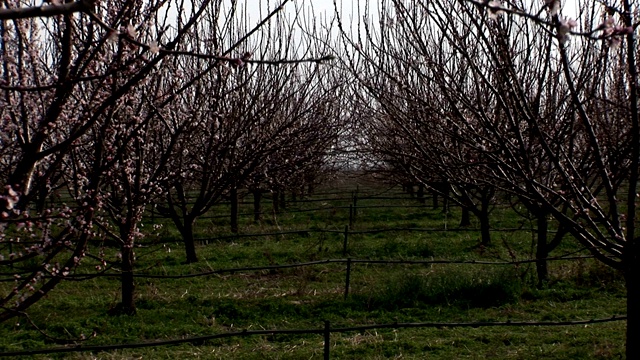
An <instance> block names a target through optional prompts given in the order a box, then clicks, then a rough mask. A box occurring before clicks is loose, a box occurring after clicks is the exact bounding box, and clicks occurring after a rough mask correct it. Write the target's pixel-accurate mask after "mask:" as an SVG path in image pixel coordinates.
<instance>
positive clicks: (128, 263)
mask: <svg viewBox="0 0 640 360" xmlns="http://www.w3.org/2000/svg"><path fill="white" fill-rule="evenodd" d="M121 252H122V275H121V276H120V281H121V283H122V284H121V285H122V303H121V304H120V308H119V309H118V310H119V311H118V312H119V313H120V314H123V315H134V314H135V313H136V306H135V301H134V299H133V297H134V293H135V288H136V287H135V283H134V282H133V247H132V246H131V244H126V245H124V246H122V248H121Z"/></svg>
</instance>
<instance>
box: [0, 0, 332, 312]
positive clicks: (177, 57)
mask: <svg viewBox="0 0 640 360" xmlns="http://www.w3.org/2000/svg"><path fill="white" fill-rule="evenodd" d="M286 2H287V1H284V2H283V3H282V4H278V5H277V6H276V7H274V8H272V9H269V11H270V12H269V13H268V14H267V15H265V16H264V17H263V19H262V20H261V22H259V23H257V24H250V23H249V20H248V19H249V14H248V12H247V9H246V8H243V7H241V6H240V5H239V4H238V3H237V2H230V3H229V2H226V1H222V0H203V1H194V2H190V3H189V4H185V3H184V2H183V1H162V2H135V1H120V2H110V3H109V4H98V3H89V2H82V3H78V4H81V5H82V6H81V7H69V6H67V4H51V5H44V7H37V6H35V5H34V7H32V8H28V7H20V6H21V5H22V3H21V2H15V3H11V2H10V3H6V4H4V5H3V6H4V7H5V8H4V9H2V13H0V14H2V19H3V20H2V22H1V23H0V36H1V37H2V41H1V42H0V62H1V63H2V69H1V70H0V126H1V127H2V139H1V140H0V167H1V169H0V179H1V180H0V182H1V183H2V184H3V193H2V195H1V198H0V213H1V219H0V226H2V234H1V236H2V238H1V250H0V251H1V252H0V256H1V258H0V265H10V266H11V267H12V268H13V269H15V272H16V274H15V277H16V282H15V287H14V288H13V289H9V291H7V292H6V293H4V294H2V295H1V299H0V306H1V309H2V310H1V311H0V321H3V320H7V319H9V318H12V317H15V316H18V315H20V314H21V313H22V312H24V311H25V310H26V309H27V308H28V307H29V306H31V305H32V304H34V303H35V302H36V301H38V300H39V299H41V298H42V297H43V296H45V295H46V294H47V293H48V292H49V291H51V290H52V289H53V288H54V287H55V286H56V285H57V284H58V283H59V282H60V281H63V280H64V279H65V277H66V276H68V275H69V274H70V273H73V272H74V270H75V269H76V268H77V267H78V265H79V264H80V263H81V262H84V263H85V265H88V264H91V265H92V266H94V265H95V268H96V272H101V271H105V270H106V269H107V268H110V267H113V266H115V267H117V268H119V270H120V271H121V274H122V278H121V282H122V302H121V304H120V306H119V307H118V308H117V309H116V310H117V312H118V313H126V314H132V313H134V312H135V303H134V289H135V286H134V278H133V269H134V260H135V253H134V249H135V244H136V241H138V239H139V238H140V237H142V236H144V235H145V234H147V233H148V232H149V231H153V229H148V230H146V231H145V229H143V225H144V224H143V215H144V213H145V211H146V210H147V209H148V208H149V206H151V205H155V206H157V208H158V209H159V210H160V211H161V212H162V213H163V214H164V215H166V216H167V217H168V218H170V219H171V220H172V221H173V222H174V223H175V225H176V227H177V228H178V229H179V231H180V233H181V234H182V235H183V237H184V240H185V248H186V258H187V261H188V262H195V261H197V254H196V250H195V246H194V238H193V236H194V235H193V225H194V223H195V221H196V219H197V218H198V217H199V216H201V215H203V214H205V213H206V212H207V211H208V210H209V208H210V207H211V206H212V205H214V204H215V203H216V202H219V201H220V200H221V199H223V198H224V197H226V196H229V195H230V194H233V193H234V192H235V191H237V189H238V188H239V187H252V188H254V189H261V190H264V191H282V190H284V189H288V188H291V187H293V186H300V185H301V182H303V181H309V180H310V179H305V178H304V175H305V174H308V173H317V172H319V170H320V169H323V168H327V167H330V166H331V164H329V161H330V159H329V158H328V157H327V156H326V154H327V153H328V152H329V151H331V150H332V149H334V148H335V147H336V146H338V144H339V135H340V131H341V126H340V124H341V121H342V119H343V116H342V114H341V108H340V107H339V106H337V105H336V102H337V100H338V99H339V98H340V96H341V91H342V90H341V89H342V84H341V81H342V80H341V79H339V78H338V77H336V75H335V74H334V73H331V72H330V71H329V70H328V68H327V67H326V66H325V65H324V64H323V62H326V61H328V60H329V59H328V58H327V57H326V56H324V54H326V52H327V49H326V48H321V47H319V46H311V45H312V44H311V43H310V42H309V40H308V39H307V38H305V37H304V36H305V33H304V32H303V31H301V24H300V23H299V22H296V21H294V20H296V19H292V18H289V17H287V15H286V13H285V12H284V11H283V6H284V5H285V4H286ZM187 5H188V6H187ZM38 9H39V10H38ZM53 10H56V11H53ZM30 11H31V12H33V11H35V12H36V15H42V14H44V15H46V16H45V17H39V18H36V17H30V16H29V15H24V14H25V13H27V14H29V12H30ZM38 11H40V12H38ZM43 11H44V13H43ZM4 19H7V20H4ZM302 25H304V24H302ZM325 43H326V42H325ZM312 180H313V179H311V181H312ZM96 240H98V241H99V240H108V241H109V242H115V243H117V244H118V246H119V248H120V253H119V255H118V257H119V258H108V257H107V255H105V252H104V251H103V250H102V249H101V248H100V247H96V246H94V245H92V244H96V242H95V241H96ZM85 268H86V266H85Z"/></svg>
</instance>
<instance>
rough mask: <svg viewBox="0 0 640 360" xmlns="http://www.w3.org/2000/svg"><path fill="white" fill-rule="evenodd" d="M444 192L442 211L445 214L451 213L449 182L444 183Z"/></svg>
mask: <svg viewBox="0 0 640 360" xmlns="http://www.w3.org/2000/svg"><path fill="white" fill-rule="evenodd" d="M442 193H443V194H444V196H443V197H442V212H443V213H445V214H448V213H449V184H446V183H445V184H443V185H442Z"/></svg>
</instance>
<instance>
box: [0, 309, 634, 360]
mask: <svg viewBox="0 0 640 360" xmlns="http://www.w3.org/2000/svg"><path fill="white" fill-rule="evenodd" d="M626 319H627V317H626V316H624V315H622V316H620V315H613V316H612V317H610V318H600V319H589V320H573V321H503V322H419V323H390V324H389V323H388V324H373V325H361V326H349V327H335V328H333V327H331V323H330V322H329V321H324V326H323V327H322V328H314V329H287V330H282V329H280V330H278V329H274V330H241V331H235V332H226V333H219V334H210V335H203V336H193V337H185V338H180V339H171V340H156V341H147V342H138V343H128V344H113V345H95V346H83V345H77V346H67V347H53V348H46V349H38V350H24V351H9V352H0V357H18V356H33V355H42V354H60V353H77V352H103V351H113V350H124V349H136V348H145V347H159V346H170V345H179V344H202V343H204V342H206V341H211V340H216V339H225V338H234V337H247V336H261V335H269V336H275V335H308V334H318V335H320V334H321V335H322V336H323V358H324V359H325V360H328V359H330V358H331V334H335V333H347V332H364V331H368V330H381V329H409V328H438V329H442V328H480V327H498V326H502V327H514V326H517V327H532V326H538V327H540V326H577V325H590V324H601V323H608V322H614V321H626Z"/></svg>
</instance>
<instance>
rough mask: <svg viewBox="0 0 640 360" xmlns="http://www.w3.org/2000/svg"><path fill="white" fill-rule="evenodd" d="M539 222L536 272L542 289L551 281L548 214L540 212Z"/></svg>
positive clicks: (538, 215)
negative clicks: (548, 265) (548, 260)
mask: <svg viewBox="0 0 640 360" xmlns="http://www.w3.org/2000/svg"><path fill="white" fill-rule="evenodd" d="M536 217H537V220H538V221H537V222H538V234H537V238H538V243H537V244H536V271H537V273H538V287H541V286H542V285H543V284H544V283H545V282H546V281H547V280H548V279H549V269H548V268H547V260H546V259H547V258H548V257H549V251H550V249H549V246H548V242H547V230H548V227H549V222H548V220H547V214H546V213H544V212H539V213H538V214H536Z"/></svg>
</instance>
